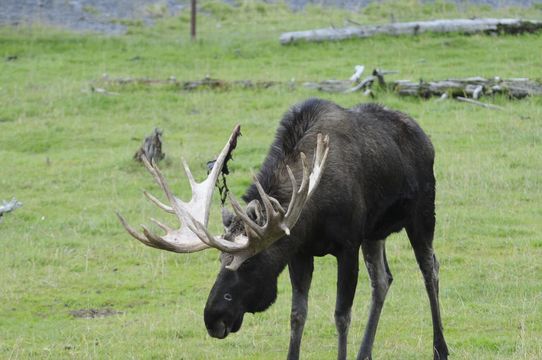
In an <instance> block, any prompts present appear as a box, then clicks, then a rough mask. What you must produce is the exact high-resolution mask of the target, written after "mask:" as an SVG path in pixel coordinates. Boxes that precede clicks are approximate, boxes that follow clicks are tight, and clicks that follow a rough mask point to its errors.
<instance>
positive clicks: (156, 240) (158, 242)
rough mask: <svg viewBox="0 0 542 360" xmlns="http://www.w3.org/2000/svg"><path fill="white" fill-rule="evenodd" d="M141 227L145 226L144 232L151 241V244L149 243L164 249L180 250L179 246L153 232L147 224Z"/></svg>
mask: <svg viewBox="0 0 542 360" xmlns="http://www.w3.org/2000/svg"><path fill="white" fill-rule="evenodd" d="M141 227H142V228H143V234H145V236H146V237H147V239H149V242H150V243H151V244H150V245H149V244H147V245H149V246H152V247H154V248H157V249H162V250H168V251H173V252H178V251H179V250H178V249H177V247H175V246H174V245H173V244H171V243H169V242H167V241H165V240H164V239H163V238H162V237H161V236H158V235H156V234H155V233H153V232H151V231H150V230H149V229H148V228H147V227H146V226H145V225H141Z"/></svg>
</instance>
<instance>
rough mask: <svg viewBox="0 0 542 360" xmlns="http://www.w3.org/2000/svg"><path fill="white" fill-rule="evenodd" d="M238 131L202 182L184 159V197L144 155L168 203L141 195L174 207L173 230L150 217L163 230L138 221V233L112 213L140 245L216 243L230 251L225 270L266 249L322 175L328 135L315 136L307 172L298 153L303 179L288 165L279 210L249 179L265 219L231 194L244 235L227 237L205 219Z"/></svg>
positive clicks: (285, 231)
mask: <svg viewBox="0 0 542 360" xmlns="http://www.w3.org/2000/svg"><path fill="white" fill-rule="evenodd" d="M238 135H239V126H237V127H236V128H235V129H234V131H233V133H232V135H231V136H230V140H229V141H228V144H226V146H225V147H224V149H223V150H222V152H221V153H220V155H219V156H218V159H217V160H216V163H215V165H214V167H213V170H212V172H211V174H209V176H208V177H207V179H206V180H205V181H203V182H202V183H196V182H195V180H194V178H193V176H192V174H191V173H190V170H189V169H188V166H187V165H186V163H184V168H185V172H186V175H187V177H188V179H189V182H190V186H191V188H192V199H191V200H190V202H188V203H185V202H183V201H181V200H180V199H178V198H176V197H175V196H174V195H173V194H172V193H171V190H170V189H169V186H168V185H167V183H166V180H165V178H164V176H163V175H162V173H161V172H160V170H159V169H158V167H157V166H156V165H155V164H150V163H149V162H148V161H147V160H146V159H144V164H145V166H146V167H147V169H148V170H149V172H150V173H151V174H152V175H153V176H154V178H155V180H156V182H157V183H158V184H159V185H160V187H162V189H163V190H164V192H165V194H166V196H167V198H168V200H169V202H170V204H171V206H168V205H165V204H163V203H161V202H160V201H159V200H158V199H156V198H155V197H154V196H152V195H150V194H149V193H147V192H145V195H146V196H147V198H149V199H150V200H151V201H152V202H154V203H155V204H156V205H158V206H159V207H160V208H162V209H163V210H165V211H167V212H169V213H174V214H175V215H176V216H177V218H178V219H179V221H180V222H181V227H180V228H179V229H178V230H174V229H171V228H169V227H168V226H166V225H164V224H162V223H161V222H159V221H157V220H154V219H151V220H152V221H153V222H154V223H155V224H157V225H158V226H159V227H160V228H162V229H163V230H165V231H166V234H165V235H164V236H158V235H156V234H154V233H152V232H150V231H149V230H148V229H147V228H146V227H145V226H143V234H141V233H139V232H137V231H136V230H134V229H133V228H132V227H131V226H130V225H128V223H127V222H126V220H125V219H124V218H123V217H122V216H121V215H120V214H118V213H117V215H118V217H119V219H120V221H121V223H122V225H123V226H124V228H125V229H126V230H127V231H128V233H130V235H132V236H133V237H135V238H136V239H138V240H139V241H141V242H142V243H144V244H145V245H148V246H151V247H155V248H158V249H163V250H168V251H174V252H180V253H189V252H195V251H200V250H204V249H207V248H209V247H213V248H216V249H219V250H221V251H223V252H226V253H229V254H232V255H233V260H232V261H231V262H230V264H228V265H227V266H226V268H228V269H230V270H237V269H238V268H239V266H241V264H242V263H243V262H244V261H245V260H246V259H248V258H250V257H251V256H254V255H255V254H257V253H259V252H261V251H262V250H264V249H266V248H267V247H269V246H270V245H271V244H273V243H274V242H275V241H277V240H278V239H280V238H281V237H283V236H284V235H289V234H290V229H291V228H292V227H293V226H294V225H295V224H296V222H297V220H298V219H299V216H300V215H301V212H302V210H303V207H304V205H305V203H306V201H307V200H308V198H309V197H310V196H311V194H312V193H313V191H314V189H315V188H316V186H317V185H318V182H319V181H320V178H321V176H322V172H323V169H324V166H325V162H326V159H327V155H328V151H329V138H328V136H326V137H325V138H323V137H322V135H321V134H318V136H317V144H316V151H315V154H314V162H313V169H312V172H311V173H310V175H309V168H308V165H307V161H306V157H305V154H304V153H301V154H300V157H301V163H302V168H303V179H302V181H301V185H300V186H299V188H298V186H297V181H296V179H295V177H294V175H293V172H292V170H291V169H290V167H289V166H287V171H288V175H289V177H290V181H291V182H292V195H291V198H290V203H289V205H288V209H287V210H284V208H283V207H282V205H281V204H280V203H279V202H278V200H276V199H275V198H273V197H271V196H269V195H267V194H266V193H265V191H264V190H263V188H262V186H261V184H260V183H259V181H258V179H257V178H255V179H254V180H255V185H256V188H257V189H258V192H259V194H260V197H261V202H262V203H263V206H264V208H265V215H266V220H265V223H264V225H262V226H260V225H259V224H257V223H256V222H255V221H253V220H252V219H251V218H250V217H249V216H248V215H247V212H246V211H245V210H243V208H242V207H241V205H240V204H239V203H238V202H237V200H235V199H234V198H233V197H232V196H230V201H231V204H232V207H233V210H234V212H235V213H236V215H237V216H238V217H239V218H240V219H241V220H242V221H243V223H244V225H245V231H246V236H245V235H239V236H237V237H236V238H235V239H234V241H230V240H226V239H224V238H223V237H222V236H213V235H211V234H210V233H209V231H208V229H207V224H208V221H209V210H210V205H211V197H212V194H213V190H214V187H215V183H216V180H217V178H218V175H219V174H220V171H221V170H222V166H223V164H224V161H225V159H226V157H227V156H228V155H229V153H230V152H231V151H232V150H233V148H234V147H235V144H236V140H237V136H238Z"/></svg>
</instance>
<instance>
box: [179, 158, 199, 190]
mask: <svg viewBox="0 0 542 360" xmlns="http://www.w3.org/2000/svg"><path fill="white" fill-rule="evenodd" d="M181 162H182V164H183V170H184V173H185V174H186V177H187V178H188V182H189V183H190V189H192V190H193V189H194V188H195V187H196V184H197V183H196V180H195V179H194V175H192V172H191V171H190V168H189V167H188V163H187V162H186V160H185V159H184V158H181Z"/></svg>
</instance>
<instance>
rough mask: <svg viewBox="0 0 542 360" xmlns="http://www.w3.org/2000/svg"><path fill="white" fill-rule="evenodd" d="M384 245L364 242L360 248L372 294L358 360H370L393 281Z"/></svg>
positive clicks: (383, 243) (375, 242) (377, 242)
mask: <svg viewBox="0 0 542 360" xmlns="http://www.w3.org/2000/svg"><path fill="white" fill-rule="evenodd" d="M384 245H385V241H384V240H378V241H368V240H365V241H364V242H363V243H362V246H361V249H362V252H363V258H364V260H365V265H366V267H367V272H368V273H369V278H370V280H371V287H372V294H371V308H370V310H369V320H368V321H367V325H366V326H365V334H364V336H363V341H362V343H361V347H360V349H359V352H358V357H357V359H358V360H367V359H369V360H370V359H371V353H372V349H373V343H374V340H375V335H376V329H377V327H378V320H379V319H380V313H381V312H382V306H383V305H384V300H385V298H386V294H387V293H388V289H389V287H390V285H391V282H392V280H393V278H392V276H391V273H390V271H389V266H388V263H387V260H386V253H385V249H384Z"/></svg>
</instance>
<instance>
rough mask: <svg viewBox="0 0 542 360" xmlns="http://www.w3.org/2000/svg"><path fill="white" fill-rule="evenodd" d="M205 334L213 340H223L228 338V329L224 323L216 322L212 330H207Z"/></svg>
mask: <svg viewBox="0 0 542 360" xmlns="http://www.w3.org/2000/svg"><path fill="white" fill-rule="evenodd" d="M207 332H208V333H209V335H210V336H212V337H214V338H218V339H224V338H225V337H226V336H228V333H229V329H228V328H227V326H226V324H225V323H224V321H218V322H217V323H215V324H213V327H212V328H207Z"/></svg>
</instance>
